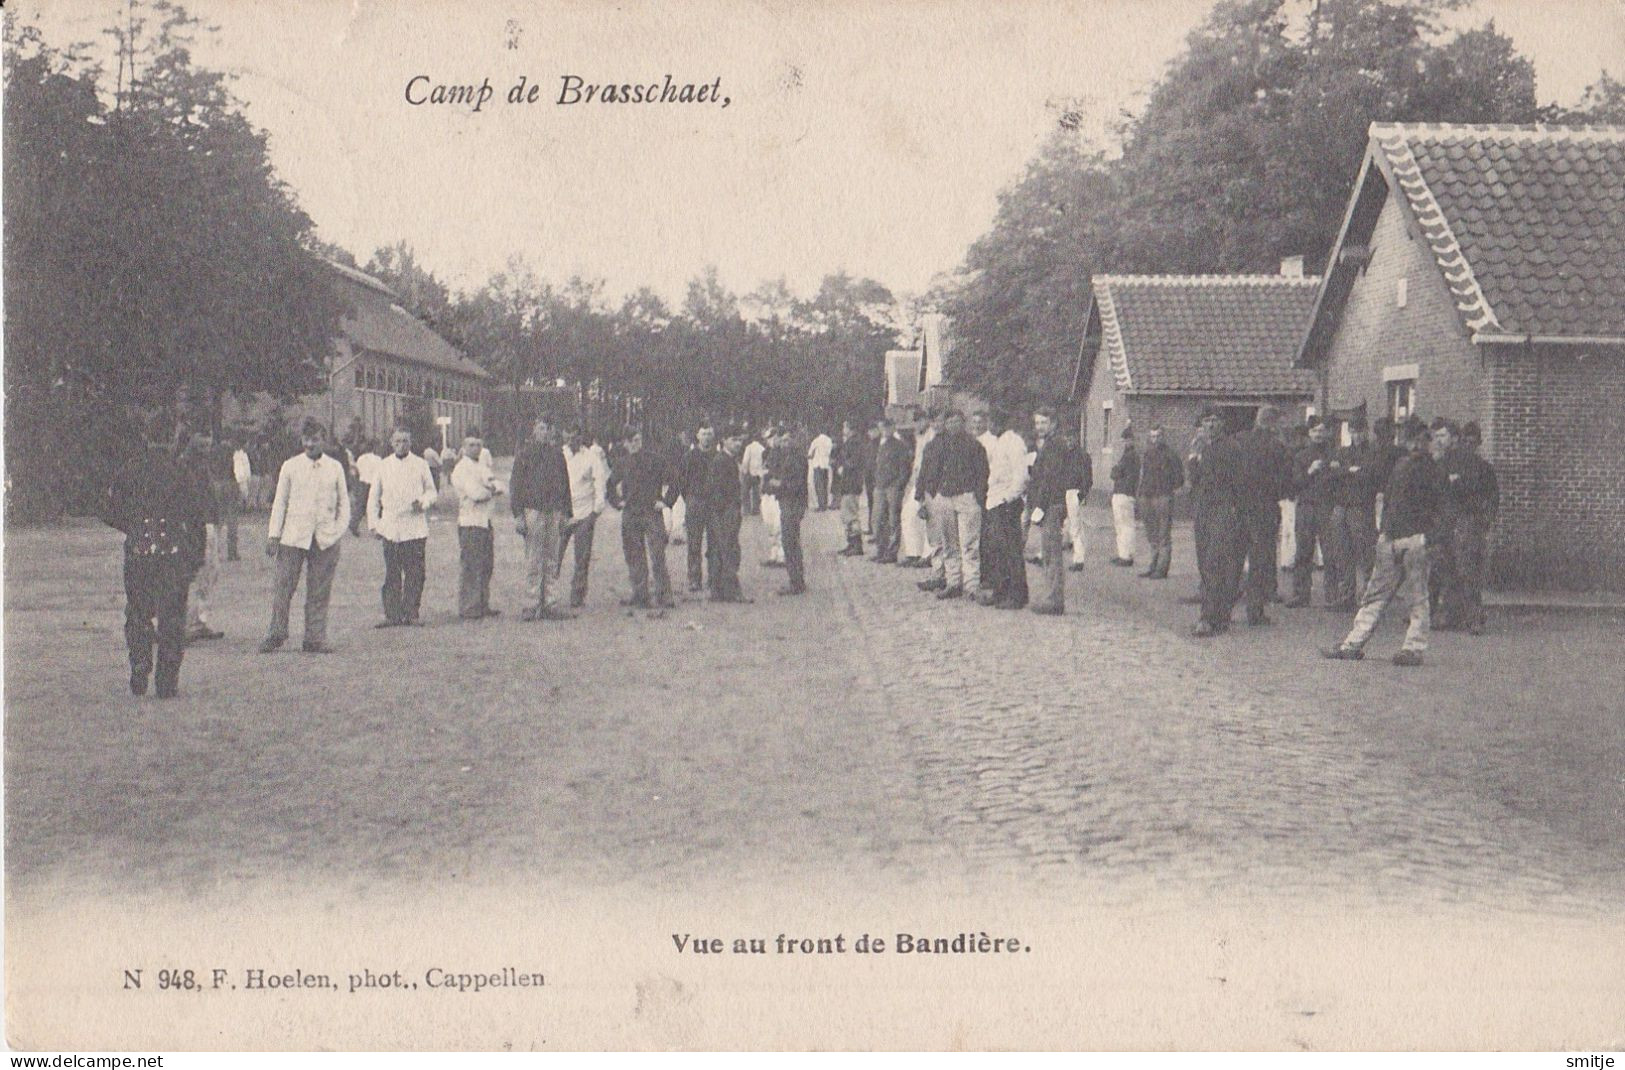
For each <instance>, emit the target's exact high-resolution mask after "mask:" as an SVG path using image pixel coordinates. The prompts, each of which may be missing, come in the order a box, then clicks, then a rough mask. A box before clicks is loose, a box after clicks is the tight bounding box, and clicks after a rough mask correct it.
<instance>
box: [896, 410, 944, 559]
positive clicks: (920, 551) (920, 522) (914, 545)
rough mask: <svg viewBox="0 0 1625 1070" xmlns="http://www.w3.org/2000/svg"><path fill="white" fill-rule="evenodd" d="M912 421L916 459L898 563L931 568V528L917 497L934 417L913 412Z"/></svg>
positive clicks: (906, 489)
mask: <svg viewBox="0 0 1625 1070" xmlns="http://www.w3.org/2000/svg"><path fill="white" fill-rule="evenodd" d="M911 419H912V421H913V424H914V428H913V430H914V442H913V444H912V445H913V450H914V459H913V462H912V463H911V464H910V466H909V472H908V482H907V483H905V484H904V485H903V511H902V520H901V522H900V523H899V525H898V527H899V529H900V532H899V534H900V538H899V552H900V553H901V554H902V557H901V558H900V559H899V560H898V562H897V563H898V564H899V565H902V566H904V567H907V568H930V567H931V559H932V557H933V556H934V554H933V551H932V546H931V534H930V525H929V524H927V523H926V519H925V514H924V512H923V511H922V507H923V504H924V503H923V502H921V501H920V499H919V498H918V497H916V495H915V493H914V492H915V490H916V489H917V488H918V485H919V478H920V464H921V462H922V461H923V460H924V456H925V448H926V446H928V445H930V443H931V439H932V437H933V436H934V435H935V434H936V432H935V431H934V430H933V429H932V426H931V418H930V417H929V416H928V415H926V412H925V410H924V409H919V408H916V409H914V410H913V413H912V415H911Z"/></svg>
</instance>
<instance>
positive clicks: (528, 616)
mask: <svg viewBox="0 0 1625 1070" xmlns="http://www.w3.org/2000/svg"><path fill="white" fill-rule="evenodd" d="M519 619H520V620H527V621H529V620H535V619H536V607H535V606H531V607H529V608H527V609H521V610H520V611H519Z"/></svg>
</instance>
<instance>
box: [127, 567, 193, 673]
mask: <svg viewBox="0 0 1625 1070" xmlns="http://www.w3.org/2000/svg"><path fill="white" fill-rule="evenodd" d="M180 556H181V555H178V554H172V555H168V556H165V557H133V556H130V555H125V558H124V645H125V646H127V647H128V648H129V650H130V674H131V675H132V676H142V677H145V676H147V675H148V674H149V673H151V672H152V670H153V657H152V652H153V646H154V645H156V646H157V648H158V681H159V683H160V684H168V685H169V686H170V687H173V686H174V684H175V682H176V681H177V680H179V679H180V674H181V655H182V654H183V653H185V651H186V590H187V588H188V587H190V586H191V584H192V570H191V568H189V567H188V566H187V565H185V564H183V563H182V562H181V561H180V559H179V558H180Z"/></svg>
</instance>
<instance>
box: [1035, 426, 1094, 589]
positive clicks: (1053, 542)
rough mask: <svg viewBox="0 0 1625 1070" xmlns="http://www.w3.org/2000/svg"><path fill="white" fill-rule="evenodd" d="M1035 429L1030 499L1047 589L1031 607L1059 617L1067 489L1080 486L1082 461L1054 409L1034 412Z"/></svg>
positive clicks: (1063, 575)
mask: <svg viewBox="0 0 1625 1070" xmlns="http://www.w3.org/2000/svg"><path fill="white" fill-rule="evenodd" d="M1033 432H1034V434H1035V435H1036V436H1037V439H1038V448H1037V451H1036V452H1037V457H1036V458H1035V459H1034V460H1033V468H1032V479H1031V482H1030V483H1029V486H1028V490H1029V494H1028V502H1029V504H1030V505H1031V507H1032V514H1031V515H1032V522H1033V523H1034V524H1036V525H1038V528H1039V545H1040V546H1041V547H1042V548H1043V558H1044V586H1045V588H1046V590H1045V591H1044V593H1043V595H1042V596H1041V597H1040V598H1039V599H1038V601H1036V602H1034V603H1033V604H1032V607H1031V608H1032V611H1033V612H1034V613H1040V614H1043V615H1046V616H1052V617H1058V616H1060V615H1061V614H1063V613H1065V612H1066V562H1065V560H1064V557H1065V553H1066V551H1065V550H1064V548H1063V546H1064V543H1065V539H1066V510H1067V492H1068V491H1074V490H1077V489H1078V481H1079V475H1080V469H1081V467H1082V462H1081V461H1080V460H1079V458H1078V449H1077V447H1076V446H1074V445H1072V443H1071V442H1070V441H1068V439H1067V437H1066V436H1065V435H1064V434H1062V433H1061V431H1060V427H1059V425H1058V424H1057V423H1056V419H1055V412H1054V410H1053V409H1040V410H1038V411H1037V412H1036V413H1034V414H1033Z"/></svg>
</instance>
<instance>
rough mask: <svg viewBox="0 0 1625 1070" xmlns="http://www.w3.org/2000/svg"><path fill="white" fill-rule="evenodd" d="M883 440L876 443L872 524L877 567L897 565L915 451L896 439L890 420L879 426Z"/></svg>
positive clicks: (880, 423) (882, 422)
mask: <svg viewBox="0 0 1625 1070" xmlns="http://www.w3.org/2000/svg"><path fill="white" fill-rule="evenodd" d="M876 426H877V427H878V428H879V431H880V437H879V438H878V439H876V440H875V474H874V490H875V498H874V509H873V515H872V518H871V519H872V522H873V526H874V532H875V556H874V560H875V561H876V562H877V563H878V564H883V565H893V564H896V563H897V551H898V547H899V544H900V542H901V536H900V531H901V526H902V520H903V489H904V488H905V487H906V486H907V485H908V481H909V476H910V474H911V467H910V466H911V464H912V462H913V459H914V451H913V450H911V449H910V448H909V446H908V443H906V442H904V441H903V440H902V439H900V438H898V437H897V431H896V429H895V428H894V427H893V426H892V422H891V420H889V419H887V418H885V417H881V419H880V422H879V423H878V424H877V425H876Z"/></svg>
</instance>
